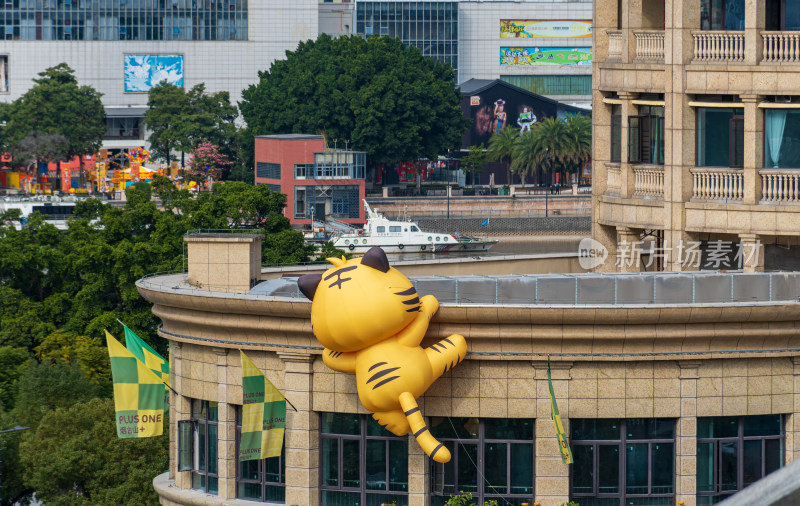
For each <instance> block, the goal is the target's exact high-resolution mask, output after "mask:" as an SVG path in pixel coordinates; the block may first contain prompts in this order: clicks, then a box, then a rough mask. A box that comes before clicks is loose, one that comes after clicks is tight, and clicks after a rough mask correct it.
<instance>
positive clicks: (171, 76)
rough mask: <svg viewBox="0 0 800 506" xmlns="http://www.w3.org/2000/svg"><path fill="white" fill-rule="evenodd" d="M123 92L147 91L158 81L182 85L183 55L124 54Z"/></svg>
mask: <svg viewBox="0 0 800 506" xmlns="http://www.w3.org/2000/svg"><path fill="white" fill-rule="evenodd" d="M124 70H125V76H124V82H125V92H126V93H136V92H147V91H150V88H152V87H153V86H155V85H157V84H158V83H160V82H163V81H166V82H168V83H169V84H174V85H175V86H181V87H182V86H183V55H181V54H126V55H125V64H124Z"/></svg>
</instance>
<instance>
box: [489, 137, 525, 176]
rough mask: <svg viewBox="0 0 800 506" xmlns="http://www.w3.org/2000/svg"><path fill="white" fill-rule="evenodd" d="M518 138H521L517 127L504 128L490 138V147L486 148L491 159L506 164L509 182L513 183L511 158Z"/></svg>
mask: <svg viewBox="0 0 800 506" xmlns="http://www.w3.org/2000/svg"><path fill="white" fill-rule="evenodd" d="M517 139H519V130H517V129H516V128H504V129H502V130H500V131H499V132H497V133H495V134H494V135H492V137H491V139H489V147H488V148H487V150H486V154H487V155H488V157H487V158H488V160H489V161H492V162H503V163H505V164H506V171H507V173H508V184H511V159H512V157H513V151H514V143H516V142H517Z"/></svg>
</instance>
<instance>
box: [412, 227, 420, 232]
mask: <svg viewBox="0 0 800 506" xmlns="http://www.w3.org/2000/svg"><path fill="white" fill-rule="evenodd" d="M411 231H412V232H419V229H418V228H417V227H411Z"/></svg>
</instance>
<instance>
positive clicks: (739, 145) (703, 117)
mask: <svg viewBox="0 0 800 506" xmlns="http://www.w3.org/2000/svg"><path fill="white" fill-rule="evenodd" d="M743 115H744V109H741V108H737V109H732V108H717V107H698V108H697V166H698V167H742V166H743V165H744V116H743Z"/></svg>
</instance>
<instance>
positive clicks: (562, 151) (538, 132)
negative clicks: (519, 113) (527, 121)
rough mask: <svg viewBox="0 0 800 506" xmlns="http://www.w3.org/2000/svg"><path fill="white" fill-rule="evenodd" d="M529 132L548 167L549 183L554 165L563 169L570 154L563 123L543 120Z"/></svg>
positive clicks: (560, 120)
mask: <svg viewBox="0 0 800 506" xmlns="http://www.w3.org/2000/svg"><path fill="white" fill-rule="evenodd" d="M531 132H532V133H533V136H534V138H535V141H533V143H534V145H535V146H538V149H541V150H542V151H543V153H542V155H541V160H542V161H543V162H546V165H549V169H550V174H548V175H547V181H548V183H551V182H552V181H551V179H550V178H551V177H552V170H553V169H555V167H556V164H558V165H560V166H561V167H564V166H565V164H566V161H567V160H568V159H569V157H570V153H571V144H570V139H569V137H568V135H567V128H566V125H565V122H564V120H563V119H560V118H545V119H543V120H542V121H540V122H538V123H537V124H536V126H535V127H533V128H532V129H531Z"/></svg>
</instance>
